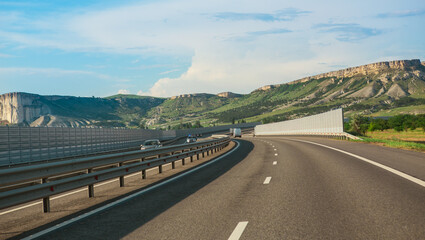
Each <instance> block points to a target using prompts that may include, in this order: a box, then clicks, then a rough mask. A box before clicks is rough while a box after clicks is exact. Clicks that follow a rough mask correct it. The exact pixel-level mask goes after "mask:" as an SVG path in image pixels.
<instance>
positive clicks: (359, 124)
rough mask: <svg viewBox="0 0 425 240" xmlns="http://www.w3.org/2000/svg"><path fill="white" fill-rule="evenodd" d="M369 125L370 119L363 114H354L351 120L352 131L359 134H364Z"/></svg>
mask: <svg viewBox="0 0 425 240" xmlns="http://www.w3.org/2000/svg"><path fill="white" fill-rule="evenodd" d="M368 127H369V119H368V118H367V117H363V116H361V115H354V117H353V119H352V120H351V131H352V132H353V133H355V134H357V135H364V134H365V133H366V131H367V129H368Z"/></svg>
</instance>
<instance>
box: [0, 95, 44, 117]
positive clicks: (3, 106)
mask: <svg viewBox="0 0 425 240" xmlns="http://www.w3.org/2000/svg"><path fill="white" fill-rule="evenodd" d="M50 113H51V109H50V108H49V106H47V105H46V104H44V103H43V102H42V99H41V96H39V95H35V94H29V93H18V92H14V93H7V94H3V95H0V120H3V121H7V122H8V123H13V124H20V123H31V122H32V121H34V120H35V119H37V118H39V117H40V116H42V115H46V114H50Z"/></svg>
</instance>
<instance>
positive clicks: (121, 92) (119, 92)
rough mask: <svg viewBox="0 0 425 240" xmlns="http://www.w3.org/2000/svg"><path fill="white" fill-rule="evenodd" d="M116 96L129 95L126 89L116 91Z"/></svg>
mask: <svg viewBox="0 0 425 240" xmlns="http://www.w3.org/2000/svg"><path fill="white" fill-rule="evenodd" d="M118 94H130V91H128V90H126V89H120V90H118Z"/></svg>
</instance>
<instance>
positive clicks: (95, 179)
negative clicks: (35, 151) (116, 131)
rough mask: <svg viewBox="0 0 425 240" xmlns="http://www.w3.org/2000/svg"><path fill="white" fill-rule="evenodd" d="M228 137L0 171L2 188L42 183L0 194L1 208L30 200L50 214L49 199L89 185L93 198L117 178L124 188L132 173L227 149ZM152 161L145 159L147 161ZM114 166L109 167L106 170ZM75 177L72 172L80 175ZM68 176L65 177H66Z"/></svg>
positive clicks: (144, 172)
mask: <svg viewBox="0 0 425 240" xmlns="http://www.w3.org/2000/svg"><path fill="white" fill-rule="evenodd" d="M229 142H230V138H228V137H226V138H220V139H214V140H209V141H202V142H196V143H191V144H181V145H175V146H170V147H162V148H158V149H152V150H145V151H132V152H127V153H116V154H110V155H104V156H95V157H87V158H80V159H73V160H66V161H59V162H51V163H43V164H37V165H29V166H23V167H16V168H9V169H2V170H0V183H1V185H3V186H8V185H13V184H19V183H24V182H30V181H34V180H40V179H41V182H42V183H41V184H37V185H33V186H24V187H22V188H16V189H12V190H8V191H5V192H0V209H3V208H7V207H11V206H15V205H19V204H22V203H26V202H29V201H33V200H37V199H43V208H44V212H49V211H50V201H49V197H50V196H52V195H56V194H59V193H62V192H66V191H70V190H73V189H76V188H81V187H84V186H88V191H89V197H93V196H94V187H93V184H95V183H99V182H102V181H106V180H109V179H112V178H117V177H119V178H120V186H124V176H125V175H128V174H132V173H135V172H140V171H141V172H142V178H146V170H147V169H150V168H155V167H158V169H159V173H161V172H162V165H164V164H168V163H171V164H172V168H175V164H174V163H175V161H178V160H183V162H182V163H183V164H184V159H185V158H188V157H190V159H191V161H193V156H195V155H196V156H197V159H198V160H199V154H202V155H203V156H204V154H205V153H207V155H209V154H210V152H211V154H212V153H213V152H214V151H215V152H217V151H218V150H221V149H222V148H224V147H225V146H227V145H228V144H229ZM149 157H154V158H153V159H149V160H145V159H146V158H149ZM107 166H113V167H111V168H105V167H107ZM82 171H84V173H82V174H78V175H76V174H75V173H78V172H82ZM67 175H68V176H67ZM58 176H61V178H60V179H59V180H54V181H51V182H49V179H52V178H54V177H58Z"/></svg>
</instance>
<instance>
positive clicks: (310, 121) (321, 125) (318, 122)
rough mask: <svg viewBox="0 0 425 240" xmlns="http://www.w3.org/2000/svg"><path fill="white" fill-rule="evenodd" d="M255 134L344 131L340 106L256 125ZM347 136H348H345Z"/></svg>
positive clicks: (331, 132) (320, 133)
mask: <svg viewBox="0 0 425 240" xmlns="http://www.w3.org/2000/svg"><path fill="white" fill-rule="evenodd" d="M254 133H255V135H256V136H261V135H334V136H347V134H346V133H344V115H343V111H342V108H340V109H336V110H332V111H329V112H325V113H321V114H317V115H313V116H308V117H304V118H299V119H294V120H289V121H283V122H277V123H270V124H264V125H258V126H256V127H255V128H254ZM347 137H349V136H347Z"/></svg>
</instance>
